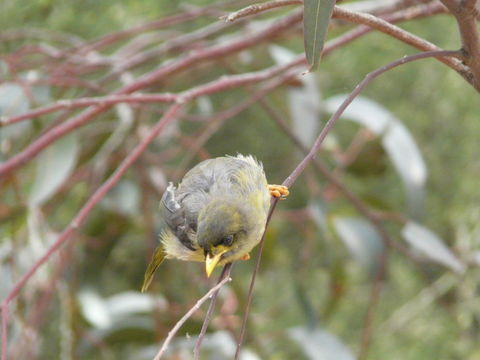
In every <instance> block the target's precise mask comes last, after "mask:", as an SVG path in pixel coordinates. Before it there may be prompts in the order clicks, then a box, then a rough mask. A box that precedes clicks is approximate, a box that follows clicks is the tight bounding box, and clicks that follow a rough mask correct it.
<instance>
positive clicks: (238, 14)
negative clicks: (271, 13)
mask: <svg viewBox="0 0 480 360" xmlns="http://www.w3.org/2000/svg"><path fill="white" fill-rule="evenodd" d="M299 4H300V5H301V4H303V0H274V1H269V2H266V3H261V4H252V5H249V6H247V7H244V8H243V9H240V10H237V11H235V12H233V13H230V14H228V15H226V16H222V19H225V21H227V22H232V21H235V20H238V19H241V18H244V17H247V16H251V15H256V14H259V13H261V12H264V11H268V10H271V9H275V8H279V7H283V6H289V5H299Z"/></svg>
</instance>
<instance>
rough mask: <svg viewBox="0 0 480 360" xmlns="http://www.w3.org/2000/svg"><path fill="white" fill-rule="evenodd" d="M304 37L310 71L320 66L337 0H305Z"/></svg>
mask: <svg viewBox="0 0 480 360" xmlns="http://www.w3.org/2000/svg"><path fill="white" fill-rule="evenodd" d="M303 4H304V5H303V38H304V43H305V55H306V57H307V60H308V63H309V64H310V71H315V70H316V69H317V67H318V63H319V60H320V54H321V52H322V49H323V44H324V42H325V36H326V34H327V29H328V23H329V22H330V17H331V16H332V12H333V7H334V5H335V0H304V2H303Z"/></svg>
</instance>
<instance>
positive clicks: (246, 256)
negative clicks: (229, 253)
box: [240, 253, 250, 260]
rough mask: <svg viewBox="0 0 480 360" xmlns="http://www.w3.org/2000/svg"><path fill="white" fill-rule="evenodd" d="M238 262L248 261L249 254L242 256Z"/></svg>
mask: <svg viewBox="0 0 480 360" xmlns="http://www.w3.org/2000/svg"><path fill="white" fill-rule="evenodd" d="M240 260H250V254H249V253H246V254H245V255H243V256H242V257H241V258H240Z"/></svg>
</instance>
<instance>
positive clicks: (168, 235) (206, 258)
mask: <svg viewBox="0 0 480 360" xmlns="http://www.w3.org/2000/svg"><path fill="white" fill-rule="evenodd" d="M288 195H289V190H288V188H287V187H286V186H283V185H269V184H268V183H267V179H266V176H265V172H264V170H263V165H262V163H261V162H259V161H258V160H256V158H255V157H253V156H252V155H241V154H238V155H236V156H223V157H217V158H213V159H208V160H204V161H202V162H200V163H199V164H197V165H196V166H194V167H193V168H192V169H191V170H190V171H188V172H187V173H186V174H185V176H184V177H183V179H182V181H181V182H180V184H179V185H178V186H177V187H175V186H174V184H173V183H172V182H170V183H169V184H168V186H167V188H166V190H165V192H164V193H163V196H162V198H161V200H160V213H161V217H162V219H163V222H164V225H165V226H164V230H163V231H162V232H161V233H160V244H159V246H158V247H157V249H156V250H155V251H154V253H153V256H152V259H151V261H150V264H149V265H148V267H147V269H146V271H145V276H144V281H143V285H142V289H141V290H142V292H144V291H146V290H147V289H148V287H149V286H150V284H151V282H152V280H153V277H154V274H155V272H156V270H157V268H158V267H159V266H160V264H161V263H162V262H163V260H164V259H179V260H185V261H199V262H205V272H206V274H207V277H210V275H211V273H212V272H213V270H214V269H215V267H216V266H218V265H223V264H227V263H230V262H233V261H236V260H248V259H249V258H250V255H249V253H250V251H251V250H252V249H253V248H254V247H255V246H256V245H257V244H258V243H259V242H260V240H261V237H262V234H263V232H264V230H265V225H266V222H267V216H268V211H269V208H270V199H271V197H272V196H273V197H275V198H279V199H284V198H286V197H287V196H288Z"/></svg>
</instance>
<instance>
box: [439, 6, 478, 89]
mask: <svg viewBox="0 0 480 360" xmlns="http://www.w3.org/2000/svg"><path fill="white" fill-rule="evenodd" d="M441 1H442V3H443V4H444V5H445V6H446V7H447V8H448V10H450V12H451V13H452V14H453V16H455V19H456V20H457V24H458V29H459V31H460V37H461V39H462V50H463V52H464V61H465V64H467V66H468V67H469V68H470V70H471V72H472V77H473V79H472V83H473V85H474V86H475V89H477V91H479V92H480V34H479V32H478V26H477V19H476V15H477V10H476V8H475V5H476V3H477V0H460V1H455V0H441Z"/></svg>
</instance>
